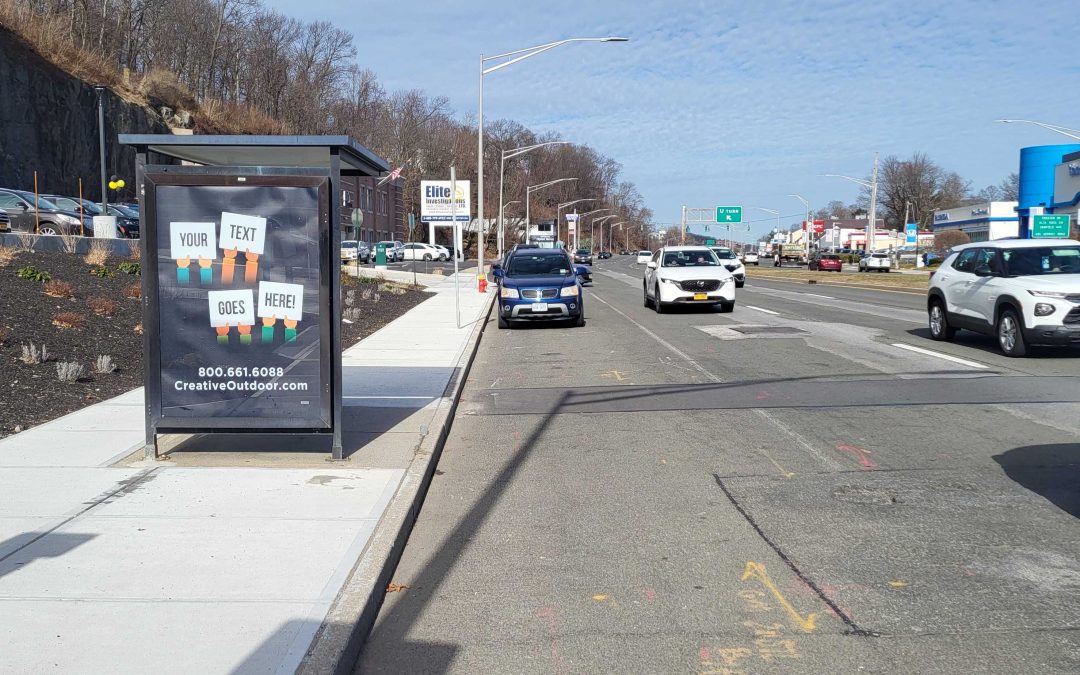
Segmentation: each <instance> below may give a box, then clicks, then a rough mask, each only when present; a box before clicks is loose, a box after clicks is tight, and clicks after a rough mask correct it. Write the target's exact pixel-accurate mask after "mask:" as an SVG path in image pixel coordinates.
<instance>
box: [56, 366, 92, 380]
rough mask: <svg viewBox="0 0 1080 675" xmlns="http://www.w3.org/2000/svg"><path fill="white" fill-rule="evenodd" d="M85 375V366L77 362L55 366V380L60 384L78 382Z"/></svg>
mask: <svg viewBox="0 0 1080 675" xmlns="http://www.w3.org/2000/svg"><path fill="white" fill-rule="evenodd" d="M85 375H86V366H84V365H83V364H81V363H79V362H77V361H67V362H61V363H58V364H56V379H58V380H60V381H61V382H68V383H71V382H78V381H79V380H81V379H82V378H83V377H84V376H85Z"/></svg>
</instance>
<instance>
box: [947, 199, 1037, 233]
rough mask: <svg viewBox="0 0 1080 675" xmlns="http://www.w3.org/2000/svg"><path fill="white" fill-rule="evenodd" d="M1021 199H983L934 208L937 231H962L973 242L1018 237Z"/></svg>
mask: <svg viewBox="0 0 1080 675" xmlns="http://www.w3.org/2000/svg"><path fill="white" fill-rule="evenodd" d="M1017 205H1018V202H980V203H977V204H969V205H968V206H958V207H956V208H954V209H939V210H937V211H934V233H935V234H938V233H941V232H948V231H950V230H953V231H955V230H959V231H961V232H963V233H964V234H966V235H967V236H968V237H969V238H970V239H971V241H990V240H992V239H1004V238H1005V237H1015V236H1017V235H1018V234H1019V231H1020V220H1019V218H1018V217H1017V215H1016V207H1017Z"/></svg>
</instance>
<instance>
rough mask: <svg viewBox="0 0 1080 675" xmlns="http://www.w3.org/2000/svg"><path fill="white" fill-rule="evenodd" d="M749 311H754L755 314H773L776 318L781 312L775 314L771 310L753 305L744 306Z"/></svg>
mask: <svg viewBox="0 0 1080 675" xmlns="http://www.w3.org/2000/svg"><path fill="white" fill-rule="evenodd" d="M743 307H745V308H747V309H752V310H754V311H755V312H765V313H766V314H772V315H774V316H780V312H774V311H772V310H771V309H765V308H763V307H754V306H753V305H743Z"/></svg>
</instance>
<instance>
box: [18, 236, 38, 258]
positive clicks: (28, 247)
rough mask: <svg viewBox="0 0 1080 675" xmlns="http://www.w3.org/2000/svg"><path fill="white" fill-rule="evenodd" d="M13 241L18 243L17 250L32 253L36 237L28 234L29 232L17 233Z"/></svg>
mask: <svg viewBox="0 0 1080 675" xmlns="http://www.w3.org/2000/svg"><path fill="white" fill-rule="evenodd" d="M15 241H17V242H19V248H20V249H21V250H23V251H26V252H27V253H33V252H34V245H35V244H37V235H33V234H30V233H29V232H19V233H17V234H16V235H15Z"/></svg>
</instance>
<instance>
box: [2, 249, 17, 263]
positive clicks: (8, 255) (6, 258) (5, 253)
mask: <svg viewBox="0 0 1080 675" xmlns="http://www.w3.org/2000/svg"><path fill="white" fill-rule="evenodd" d="M14 259H15V249H13V248H11V247H9V246H0V267H7V265H8V263H10V262H11V261H12V260H14Z"/></svg>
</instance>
